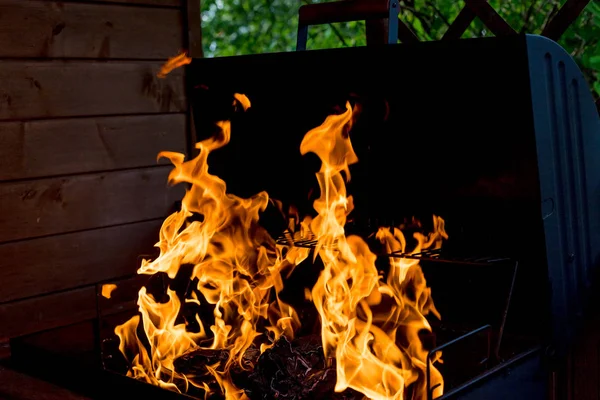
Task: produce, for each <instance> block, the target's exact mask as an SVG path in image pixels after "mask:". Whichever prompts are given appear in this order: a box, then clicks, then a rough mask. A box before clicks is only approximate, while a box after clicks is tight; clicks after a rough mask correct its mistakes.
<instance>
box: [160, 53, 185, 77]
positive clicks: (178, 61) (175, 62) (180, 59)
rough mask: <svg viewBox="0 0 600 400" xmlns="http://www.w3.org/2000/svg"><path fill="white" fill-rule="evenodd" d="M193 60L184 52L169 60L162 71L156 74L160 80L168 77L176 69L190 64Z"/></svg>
mask: <svg viewBox="0 0 600 400" xmlns="http://www.w3.org/2000/svg"><path fill="white" fill-rule="evenodd" d="M191 62H192V59H191V58H190V57H188V55H187V53H185V52H183V53H180V54H178V55H176V56H175V57H171V58H169V59H168V60H167V61H166V62H165V63H164V64H163V65H162V66H161V67H160V71H158V73H157V74H156V76H158V77H159V78H164V77H166V76H167V75H168V74H169V72H171V71H173V70H174V69H176V68H179V67H182V66H184V65H187V64H190V63H191Z"/></svg>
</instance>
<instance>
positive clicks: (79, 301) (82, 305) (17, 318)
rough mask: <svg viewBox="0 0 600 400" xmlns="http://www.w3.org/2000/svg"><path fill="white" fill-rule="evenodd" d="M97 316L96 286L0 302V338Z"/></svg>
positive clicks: (25, 333) (21, 334)
mask: <svg viewBox="0 0 600 400" xmlns="http://www.w3.org/2000/svg"><path fill="white" fill-rule="evenodd" d="M95 317H96V288H95V287H94V286H88V287H85V288H81V289H76V290H71V291H68V292H61V293H55V294H51V295H47V296H41V297H35V298H32V299H27V300H22V301H17V302H12V303H3V304H0V337H9V338H13V337H17V336H23V335H27V334H29V333H33V332H39V331H43V330H46V329H52V328H57V327H59V326H66V325H70V324H74V323H77V322H81V321H85V320H88V319H92V318H95Z"/></svg>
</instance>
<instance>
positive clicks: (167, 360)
mask: <svg viewBox="0 0 600 400" xmlns="http://www.w3.org/2000/svg"><path fill="white" fill-rule="evenodd" d="M233 103H234V106H235V107H236V109H238V111H246V110H247V109H248V108H249V107H250V101H249V100H248V98H247V97H246V96H244V95H239V94H236V95H235V96H234V99H233ZM238 106H239V107H238ZM355 111H356V110H353V109H352V107H351V106H350V104H347V105H346V109H345V112H343V113H341V114H339V115H331V116H329V117H328V118H327V119H326V120H325V122H324V123H323V124H322V125H321V126H319V127H317V128H315V129H313V130H311V131H310V132H308V133H307V134H306V136H305V137H304V140H303V141H302V143H301V145H300V151H301V153H302V154H306V153H308V152H312V153H315V154H316V155H317V156H318V157H319V158H320V160H321V162H322V167H321V170H320V171H319V172H318V173H317V180H318V182H319V186H320V189H321V195H320V197H319V198H318V199H316V200H315V201H314V209H315V211H316V212H317V215H316V216H315V217H314V218H313V217H310V216H307V217H306V218H305V219H304V220H303V221H302V223H300V224H299V229H297V230H296V232H292V233H290V235H292V236H295V238H301V237H312V238H313V241H314V244H315V248H314V253H313V257H314V258H313V260H316V259H317V258H318V259H320V261H321V262H322V266H323V268H322V271H321V272H320V275H319V277H318V279H317V280H316V283H315V284H314V286H312V287H310V288H305V290H306V297H307V300H310V301H311V303H309V304H310V305H311V307H312V306H314V308H316V311H317V313H318V315H319V320H320V326H319V327H318V328H317V330H320V334H318V335H317V336H314V335H312V336H310V335H309V336H303V337H300V338H298V337H296V334H297V333H298V332H299V330H300V328H301V326H302V324H301V318H300V315H305V314H304V313H303V311H302V310H300V309H298V307H294V306H292V304H290V303H288V302H286V301H284V298H283V297H282V291H283V290H284V282H285V281H286V279H287V278H288V277H289V276H290V275H291V274H292V273H293V271H294V270H295V269H296V268H297V267H299V265H300V264H301V263H302V262H303V261H304V260H307V258H308V257H309V255H310V251H311V250H310V249H308V248H301V247H295V246H293V245H278V244H276V242H275V241H274V239H273V238H272V236H271V235H270V234H269V232H268V231H267V230H266V229H265V228H264V227H263V226H262V225H261V224H259V216H260V215H261V213H262V212H264V211H265V210H266V209H267V206H268V205H269V204H270V200H269V196H268V194H267V193H265V192H261V193H258V194H257V195H255V196H253V197H251V198H248V199H243V198H240V197H237V196H235V195H232V194H229V193H227V190H226V185H225V182H224V181H223V180H221V179H220V178H219V177H217V176H214V175H211V174H210V173H209V172H208V164H207V158H208V155H209V154H210V153H211V152H212V151H214V150H216V149H218V148H220V147H223V146H225V145H226V144H227V143H228V142H229V139H230V123H229V121H222V122H220V123H219V127H220V128H221V133H220V135H218V136H216V137H213V138H210V139H207V140H205V141H202V142H200V143H198V144H197V146H196V147H197V148H198V149H199V150H200V152H199V155H198V156H197V157H196V158H194V159H192V160H189V161H184V155H183V154H179V153H172V152H163V153H161V154H160V156H162V157H166V158H168V159H170V160H171V162H172V163H173V164H174V166H175V168H174V169H173V170H172V172H171V174H170V175H169V181H170V183H171V184H177V183H187V184H189V185H190V187H189V189H188V191H187V193H186V195H185V197H184V198H183V201H182V205H181V210H180V211H177V212H175V213H173V214H172V215H171V216H169V217H168V218H167V219H166V220H165V222H164V224H163V226H162V228H161V231H160V241H159V243H158V244H157V247H159V249H160V255H159V257H158V258H156V259H155V260H152V261H150V260H145V261H144V262H143V263H142V265H141V267H140V269H139V271H138V273H140V274H149V275H155V274H159V273H160V274H165V275H166V276H168V278H170V279H171V280H174V279H176V278H177V277H178V276H181V274H182V273H181V271H182V270H183V269H182V267H183V266H184V265H189V266H191V267H192V271H191V273H190V274H189V281H190V282H191V283H192V284H193V286H194V288H193V290H186V291H184V293H183V294H182V293H179V292H176V289H174V286H173V285H172V286H171V287H169V288H168V289H167V290H166V293H165V294H164V296H162V297H163V298H160V297H159V296H157V295H154V294H152V293H150V292H149V291H148V290H147V289H146V288H142V289H141V290H140V292H139V299H138V305H139V311H140V314H141V315H140V316H136V317H134V318H132V319H131V320H130V321H128V322H126V323H125V324H123V325H121V326H119V327H117V328H116V330H115V333H116V334H117V335H118V336H119V338H120V347H119V349H120V350H121V352H122V353H123V354H124V355H125V356H126V357H127V358H128V360H129V362H130V364H131V367H130V369H129V372H128V375H129V376H132V377H134V378H136V379H141V380H144V381H146V382H148V383H152V384H155V385H159V386H161V387H164V388H168V389H171V390H176V391H186V392H190V391H197V390H201V391H204V392H205V393H206V395H207V396H208V395H209V394H212V395H215V394H216V395H222V396H223V397H224V398H225V399H228V400H229V399H247V398H252V399H257V398H285V399H309V398H332V399H352V398H362V397H364V396H366V397H368V398H372V399H403V398H405V397H406V396H408V394H409V393H410V394H411V396H412V397H413V398H425V397H426V395H427V391H428V390H429V389H428V388H427V387H426V383H425V379H424V378H425V371H426V368H427V362H428V361H427V354H428V349H427V348H426V347H425V345H424V344H423V342H422V340H421V337H422V336H423V332H431V327H430V325H429V323H428V321H427V320H426V318H425V316H426V315H428V314H430V313H431V314H433V315H435V316H437V317H439V314H438V313H437V311H436V309H435V307H434V305H433V301H432V298H431V293H430V289H429V288H427V286H426V282H425V279H424V277H423V274H422V272H421V269H420V267H419V266H418V260H416V259H394V260H391V261H390V271H389V273H388V274H387V278H386V279H385V280H384V279H383V277H382V276H381V275H380V272H379V271H378V270H377V268H376V266H375V260H376V258H377V257H376V256H375V254H374V253H373V252H372V251H371V250H370V249H369V247H368V246H367V243H366V242H365V241H364V240H363V239H362V238H361V237H359V236H355V235H350V236H346V234H345V231H344V225H345V223H346V217H347V216H348V214H349V213H350V212H351V211H352V208H353V203H352V196H348V195H347V194H346V187H345V181H346V180H349V178H350V170H349V165H351V164H353V163H356V162H357V161H358V158H357V156H356V154H355V153H354V150H353V149H352V144H351V142H350V138H349V131H350V129H351V127H352V123H353V120H354V119H355V118H356V116H357V113H356V112H355ZM292 225H296V224H291V225H290V227H291V226H292ZM433 226H434V229H433V232H432V233H430V234H427V235H425V234H423V233H419V232H417V233H415V234H414V235H413V238H414V241H415V243H416V246H414V248H411V249H409V247H410V246H408V245H407V240H406V239H405V237H404V235H403V234H402V232H401V231H400V230H399V229H395V230H389V229H383V228H382V229H380V230H379V232H378V233H377V238H378V239H379V240H380V241H381V242H382V243H383V244H384V246H385V247H387V248H388V249H389V250H390V251H402V252H407V253H410V252H414V253H417V252H421V251H423V250H425V249H428V248H439V247H440V246H441V242H442V240H443V239H444V238H447V235H446V233H445V230H444V223H443V220H442V219H441V218H439V217H436V216H434V224H433ZM290 243H292V241H290ZM299 268H301V267H299ZM188 286H189V285H188ZM188 305H197V306H198V307H206V306H207V305H208V306H210V307H211V310H212V311H211V312H212V315H210V316H209V317H207V316H205V315H204V314H202V313H201V312H198V313H196V314H193V315H192V316H190V313H189V312H186V311H185V309H187V306H188ZM297 310H299V311H300V312H298V311H297ZM302 322H303V323H304V324H305V325H307V322H308V325H310V322H312V321H305V320H302ZM207 323H209V324H211V325H210V328H209V329H206V327H205V324H207ZM140 329H141V331H143V334H141V335H140V334H138V332H140ZM438 358H439V357H438ZM431 364H432V363H431ZM431 364H430V365H429V367H430V370H431V386H432V387H435V389H434V390H433V394H434V397H437V396H439V395H441V394H442V392H443V379H442V376H441V374H440V373H439V372H438V371H437V369H436V368H435V367H434V366H433V365H431Z"/></svg>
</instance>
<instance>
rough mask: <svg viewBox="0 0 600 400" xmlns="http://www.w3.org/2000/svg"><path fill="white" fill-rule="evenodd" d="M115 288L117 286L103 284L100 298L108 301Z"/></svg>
mask: <svg viewBox="0 0 600 400" xmlns="http://www.w3.org/2000/svg"><path fill="white" fill-rule="evenodd" d="M116 288H117V285H115V284H114V283H105V284H104V285H102V291H101V294H102V297H104V298H107V299H110V296H111V295H112V292H113V291H114V290H115V289H116Z"/></svg>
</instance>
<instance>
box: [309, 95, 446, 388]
mask: <svg viewBox="0 0 600 400" xmlns="http://www.w3.org/2000/svg"><path fill="white" fill-rule="evenodd" d="M352 122H353V110H352V108H351V106H350V104H349V103H347V104H346V111H345V112H344V113H343V114H341V115H332V116H329V117H328V118H327V119H326V120H325V122H324V123H323V124H322V125H321V126H319V127H318V128H315V129H313V130H311V131H310V132H308V133H307V134H306V136H305V137H304V140H303V141H302V144H301V146H300V151H301V153H302V154H306V153H308V152H313V153H315V154H316V155H317V156H319V158H320V159H321V162H322V166H321V169H320V171H319V172H318V173H317V179H318V182H319V186H320V189H321V196H320V197H319V198H318V199H317V200H315V202H314V208H315V210H316V211H317V213H318V215H317V217H316V218H315V219H314V220H313V221H312V222H311V230H312V232H313V233H314V234H315V235H316V237H317V240H318V245H317V254H318V256H319V257H320V258H321V259H322V261H323V264H324V269H323V271H322V272H321V275H320V277H319V279H318V281H317V283H316V284H315V286H314V287H313V289H312V293H311V297H312V300H313V301H314V304H315V306H316V307H317V310H318V312H319V315H320V318H321V331H322V340H323V348H324V351H325V356H326V357H328V358H334V359H335V361H336V371H337V383H336V387H335V390H336V391H343V390H345V389H346V388H352V389H354V390H357V391H359V392H361V393H363V394H364V395H366V396H367V397H369V398H371V399H382V400H383V399H402V398H404V393H405V391H406V388H407V387H408V386H409V385H412V384H415V386H414V389H413V395H414V397H417V398H425V396H426V393H427V388H426V382H425V379H424V376H425V371H426V362H427V354H428V352H427V350H426V349H425V348H424V347H423V345H422V342H421V340H420V338H419V332H420V331H422V330H429V331H431V327H430V325H429V323H428V322H427V320H426V319H425V315H427V314H428V313H429V312H433V313H435V314H437V315H438V316H439V314H438V313H437V311H436V310H435V308H434V306H433V303H432V300H431V296H430V290H429V289H428V288H427V287H426V283H425V279H424V277H423V274H422V272H421V269H420V267H419V266H418V261H417V260H404V259H400V260H395V261H392V262H391V265H390V273H389V274H388V278H387V281H386V282H385V283H384V282H383V281H382V280H381V277H380V276H379V274H378V272H377V268H376V266H375V260H376V256H375V255H374V254H373V253H372V252H371V250H369V247H368V246H367V244H366V243H365V241H364V240H363V239H362V238H360V237H358V236H348V237H346V236H345V233H344V224H345V221H346V216H347V215H348V214H349V213H350V212H351V211H352V204H353V203H352V197H351V196H347V195H346V188H345V183H344V177H343V176H342V173H344V174H345V175H346V179H349V178H350V174H349V168H348V167H349V165H351V164H353V163H355V162H357V161H358V158H357V156H356V154H355V153H354V150H353V148H352V145H351V142H350V138H349V134H348V132H349V130H350V129H351V127H352ZM434 222H435V228H436V231H435V232H434V233H433V234H431V235H429V236H424V235H423V234H416V235H415V239H417V241H418V245H417V246H416V248H415V249H413V251H414V252H419V251H422V250H424V249H425V248H427V247H431V246H432V245H440V241H441V238H443V237H446V233H445V231H444V224H443V220H442V219H441V218H439V217H434ZM377 238H379V239H380V240H381V241H382V242H383V243H385V244H386V246H387V247H388V248H389V249H393V250H403V251H404V250H406V249H405V248H406V240H405V238H404V236H403V235H402V232H401V231H400V230H397V229H396V230H395V231H394V233H393V234H392V233H391V232H390V230H389V229H384V228H382V229H380V230H379V231H378V233H377ZM375 310H377V311H375ZM431 370H432V371H433V373H432V380H431V381H432V387H435V389H434V393H433V395H434V397H436V396H439V395H441V394H442V392H443V379H442V376H441V374H440V373H439V371H437V369H435V367H433V365H431Z"/></svg>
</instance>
